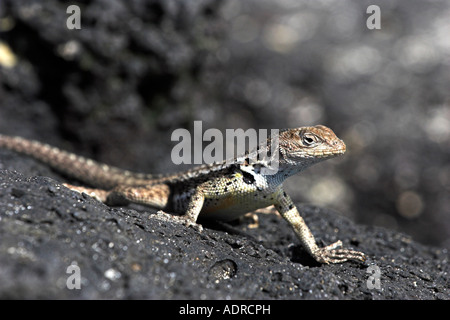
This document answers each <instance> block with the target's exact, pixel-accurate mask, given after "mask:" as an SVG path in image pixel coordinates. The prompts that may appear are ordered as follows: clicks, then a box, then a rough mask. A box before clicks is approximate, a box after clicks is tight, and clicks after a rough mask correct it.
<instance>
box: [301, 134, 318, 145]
mask: <svg viewBox="0 0 450 320" xmlns="http://www.w3.org/2000/svg"><path fill="white" fill-rule="evenodd" d="M302 142H303V144H304V145H305V146H307V147H309V146H311V145H313V144H314V143H315V142H316V141H315V139H314V138H313V137H311V136H307V135H304V136H303V137H302Z"/></svg>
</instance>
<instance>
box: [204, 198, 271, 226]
mask: <svg viewBox="0 0 450 320" xmlns="http://www.w3.org/2000/svg"><path fill="white" fill-rule="evenodd" d="M273 202H274V195H273V194H262V193H260V192H258V191H257V192H251V193H244V194H241V195H236V194H235V195H227V196H225V197H221V198H216V199H215V198H211V199H206V200H205V203H204V205H203V208H202V210H201V212H200V214H201V216H202V217H205V218H211V219H217V220H224V221H230V220H234V219H236V218H239V217H240V216H242V215H244V214H246V213H248V212H251V211H254V210H256V209H259V208H264V207H267V206H269V205H271V204H273Z"/></svg>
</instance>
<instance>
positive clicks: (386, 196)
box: [0, 0, 450, 248]
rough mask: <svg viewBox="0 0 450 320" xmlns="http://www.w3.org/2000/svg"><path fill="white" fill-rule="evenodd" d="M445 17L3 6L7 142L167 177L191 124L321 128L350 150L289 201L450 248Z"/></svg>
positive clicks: (227, 0)
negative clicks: (31, 142)
mask: <svg viewBox="0 0 450 320" xmlns="http://www.w3.org/2000/svg"><path fill="white" fill-rule="evenodd" d="M72 4H75V5H78V6H79V7H80V9H81V29H80V30H76V29H74V30H69V29H68V28H67V27H66V21H67V19H68V18H69V16H70V14H67V13H66V10H67V7H68V6H69V5H72ZM369 5H378V6H379V7H380V9H381V29H380V30H369V29H368V28H367V27H366V20H367V19H368V18H369V16H370V15H369V14H367V13H366V10H367V7H368V6H369ZM449 17H450V2H449V1H446V0H441V1H439V0H435V1H423V0H410V1H406V0H402V1H400V0H385V1H376V0H371V1H361V0H339V1H338V0H336V1H321V0H316V1H306V0H304V1H302V0H278V1H272V0H220V1H218V0H189V1H183V0H127V1H126V0H122V1H119V0H114V1H113V0H93V1H54V0H47V1H26V0H2V1H1V2H0V132H1V133H7V134H12V135H20V136H24V137H28V138H33V139H38V140H41V141H45V142H48V143H51V144H53V145H56V146H59V147H61V148H64V149H67V150H70V151H74V152H76V153H79V154H83V155H85V156H89V157H94V158H95V159H97V160H99V161H103V162H106V163H109V164H112V165H116V166H120V167H123V168H127V169H133V170H135V171H144V172H164V171H178V170H183V169H185V167H180V166H175V165H174V164H173V163H172V161H171V159H170V152H171V149H172V148H173V146H174V145H175V143H174V142H171V141H170V136H171V133H172V131H173V130H174V129H177V128H187V129H189V130H192V127H193V121H194V120H202V121H203V130H206V129H208V128H218V129H221V130H225V129H227V128H232V129H236V128H243V129H248V128H255V129H260V128H267V129H270V128H286V127H298V126H305V125H314V124H324V125H327V126H329V127H331V128H332V129H333V130H334V131H335V133H336V134H337V135H338V136H339V137H341V138H342V139H343V140H344V141H345V142H346V144H347V150H348V151H347V153H346V155H345V156H343V157H341V158H337V159H334V160H332V161H328V162H329V163H328V162H325V163H322V164H320V165H318V166H317V167H313V168H311V169H310V170H308V171H306V172H304V173H303V174H301V175H299V176H296V177H293V178H291V179H290V180H288V181H287V183H286V189H287V191H288V192H289V193H290V194H291V197H292V198H293V199H294V200H296V201H299V202H304V203H312V204H317V205H320V206H325V207H328V208H333V209H336V210H338V211H339V213H340V214H342V215H345V216H348V217H349V218H351V219H353V220H354V221H356V222H358V223H362V224H366V225H376V226H383V227H387V228H390V229H395V230H399V231H401V232H404V233H407V234H409V235H411V236H412V237H413V238H414V239H415V240H418V241H420V242H422V243H425V244H430V245H435V246H441V247H447V248H450V197H449V193H450V161H449V160H450V19H449ZM0 168H1V162H0Z"/></svg>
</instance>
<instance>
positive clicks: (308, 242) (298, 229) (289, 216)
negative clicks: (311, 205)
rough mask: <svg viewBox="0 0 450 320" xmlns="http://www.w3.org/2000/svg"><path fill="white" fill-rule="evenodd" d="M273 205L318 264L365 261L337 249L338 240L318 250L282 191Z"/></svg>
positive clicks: (355, 255)
mask: <svg viewBox="0 0 450 320" xmlns="http://www.w3.org/2000/svg"><path fill="white" fill-rule="evenodd" d="M274 205H275V208H276V209H277V210H278V212H279V213H280V214H281V215H282V216H283V218H284V219H285V220H286V221H287V222H288V223H289V224H290V225H291V227H292V228H293V229H294V232H295V234H296V235H297V237H298V238H299V239H300V242H301V243H302V245H303V246H304V247H305V249H306V250H307V251H308V252H309V254H310V255H311V256H312V257H313V258H314V259H315V260H316V261H318V262H320V263H341V262H345V261H347V260H359V261H365V260H366V257H365V255H364V253H362V252H359V251H353V250H349V249H338V248H339V247H341V246H342V242H341V241H340V240H339V241H336V242H335V243H333V244H330V245H328V246H326V247H324V248H319V247H318V246H317V243H316V240H315V238H314V236H313V234H312V233H311V230H309V228H308V226H307V225H306V223H305V220H303V218H302V217H301V215H300V213H299V212H298V210H297V207H296V206H295V205H294V203H293V201H292V200H291V198H290V197H289V196H288V195H287V194H286V193H285V192H284V191H283V190H282V189H281V191H280V192H279V196H278V198H277V202H276V203H275V204H274Z"/></svg>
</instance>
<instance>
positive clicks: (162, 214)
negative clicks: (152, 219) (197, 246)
mask: <svg viewBox="0 0 450 320" xmlns="http://www.w3.org/2000/svg"><path fill="white" fill-rule="evenodd" d="M156 218H159V219H161V220H164V221H171V222H176V223H180V224H182V225H185V226H186V227H192V228H194V229H195V230H197V231H198V232H202V231H203V227H202V225H201V224H198V223H196V222H195V221H192V220H191V219H189V218H188V217H186V216H175V215H171V214H168V213H166V212H164V211H162V210H159V211H158V212H157V213H156Z"/></svg>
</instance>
